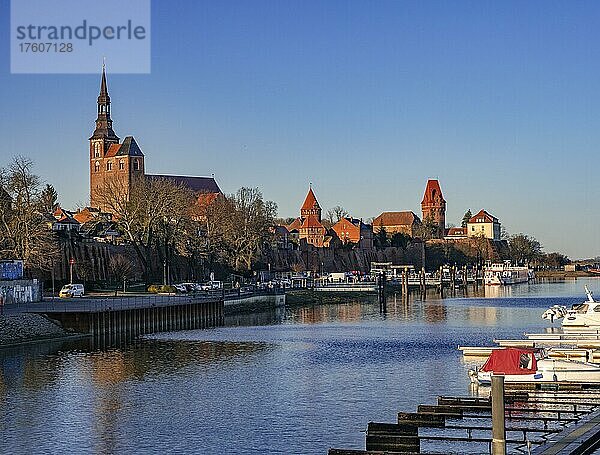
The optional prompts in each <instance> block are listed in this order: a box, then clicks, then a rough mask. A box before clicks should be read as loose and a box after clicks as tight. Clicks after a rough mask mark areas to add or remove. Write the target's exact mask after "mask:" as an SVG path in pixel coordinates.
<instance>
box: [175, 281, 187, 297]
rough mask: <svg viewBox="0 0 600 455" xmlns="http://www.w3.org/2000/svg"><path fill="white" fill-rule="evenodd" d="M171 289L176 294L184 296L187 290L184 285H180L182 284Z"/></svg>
mask: <svg viewBox="0 0 600 455" xmlns="http://www.w3.org/2000/svg"><path fill="white" fill-rule="evenodd" d="M173 287H174V288H175V290H176V291H177V292H178V293H181V294H185V293H187V292H188V288H187V287H186V285H185V284H184V283H182V284H174V285H173Z"/></svg>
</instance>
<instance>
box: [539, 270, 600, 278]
mask: <svg viewBox="0 0 600 455" xmlns="http://www.w3.org/2000/svg"><path fill="white" fill-rule="evenodd" d="M535 276H536V278H553V279H561V278H588V277H597V276H598V275H594V274H593V273H589V272H584V271H583V270H578V271H576V272H565V271H564V270H540V271H536V272H535Z"/></svg>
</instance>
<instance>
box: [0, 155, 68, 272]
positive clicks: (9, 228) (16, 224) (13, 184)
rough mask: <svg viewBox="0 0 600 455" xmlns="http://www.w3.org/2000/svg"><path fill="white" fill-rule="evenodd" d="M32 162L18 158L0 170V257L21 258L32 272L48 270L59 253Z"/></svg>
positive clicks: (38, 179)
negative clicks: (0, 196) (1, 190)
mask: <svg viewBox="0 0 600 455" xmlns="http://www.w3.org/2000/svg"><path fill="white" fill-rule="evenodd" d="M32 168H33V163H32V161H31V160H29V159H27V158H24V157H16V158H14V159H13V161H12V163H11V164H10V166H9V167H8V168H7V169H2V170H0V187H2V188H3V189H4V190H3V196H2V201H3V202H2V204H0V257H1V258H3V259H22V260H23V262H24V265H25V267H26V268H27V269H29V270H30V271H34V270H49V269H50V268H51V264H52V262H53V260H54V258H55V257H56V256H57V254H58V242H57V239H56V236H55V235H54V233H53V232H52V231H51V230H50V229H49V228H48V220H47V219H46V217H45V216H44V213H45V212H44V209H43V204H42V200H41V191H40V185H41V181H40V178H39V177H38V176H37V175H35V174H34V173H33V172H32Z"/></svg>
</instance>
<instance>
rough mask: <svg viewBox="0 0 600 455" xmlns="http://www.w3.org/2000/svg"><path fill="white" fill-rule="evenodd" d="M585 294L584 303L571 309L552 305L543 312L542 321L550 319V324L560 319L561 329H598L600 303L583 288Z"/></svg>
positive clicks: (599, 326)
mask: <svg viewBox="0 0 600 455" xmlns="http://www.w3.org/2000/svg"><path fill="white" fill-rule="evenodd" d="M585 293H586V294H587V300H586V301H585V302H583V303H576V304H574V305H573V306H572V307H571V309H567V307H565V306H561V305H554V306H553V307H551V308H549V309H547V310H546V311H545V312H544V314H543V315H542V319H550V321H551V322H554V321H555V320H556V319H562V320H563V321H562V327H563V328H585V327H594V328H600V302H597V301H595V300H594V295H593V294H592V292H591V291H590V290H589V289H588V287H587V286H585Z"/></svg>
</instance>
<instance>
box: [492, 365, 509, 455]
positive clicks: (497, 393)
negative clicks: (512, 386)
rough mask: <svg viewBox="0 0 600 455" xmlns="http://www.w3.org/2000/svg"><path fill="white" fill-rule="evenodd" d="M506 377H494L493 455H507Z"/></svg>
mask: <svg viewBox="0 0 600 455" xmlns="http://www.w3.org/2000/svg"><path fill="white" fill-rule="evenodd" d="M505 424H506V422H505V416H504V376H503V375H496V374H494V375H492V455H506V426H505Z"/></svg>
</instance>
